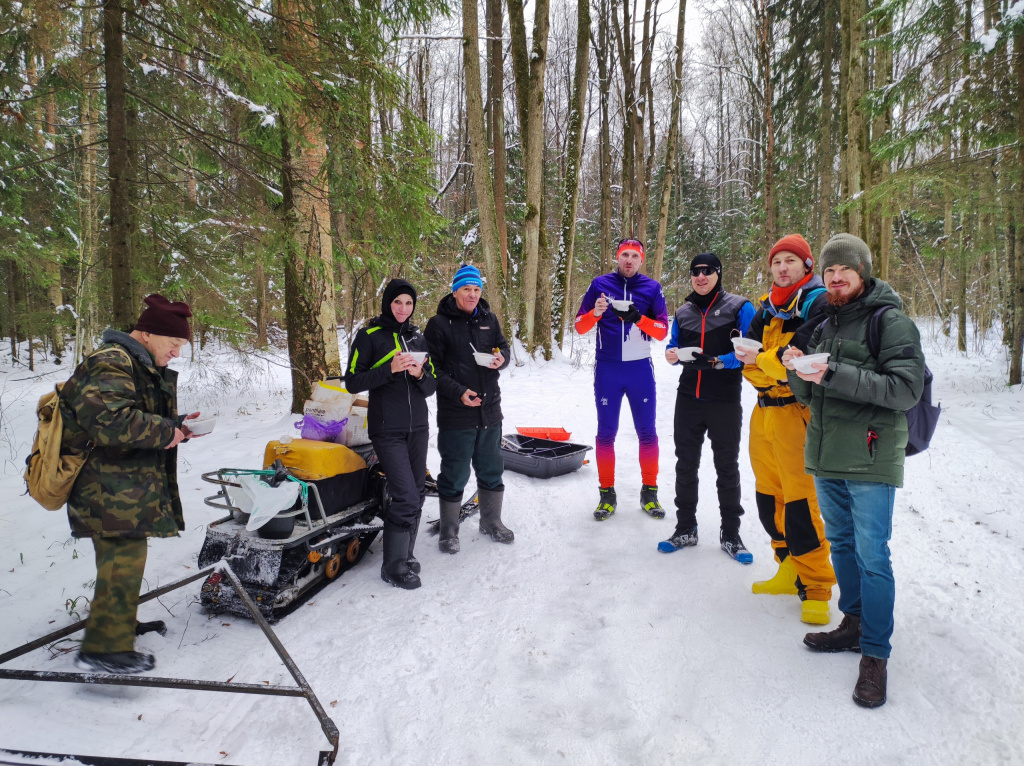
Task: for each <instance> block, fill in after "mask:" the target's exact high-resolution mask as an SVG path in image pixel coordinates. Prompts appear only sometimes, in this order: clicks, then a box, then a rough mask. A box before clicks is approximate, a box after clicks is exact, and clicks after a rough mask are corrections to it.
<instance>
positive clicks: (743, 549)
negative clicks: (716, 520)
mask: <svg viewBox="0 0 1024 766" xmlns="http://www.w3.org/2000/svg"><path fill="white" fill-rule="evenodd" d="M718 539H719V540H720V541H721V543H722V550H723V551H725V552H726V553H728V554H729V555H730V556H732V557H733V558H734V559H736V560H737V561H738V562H740V563H741V564H751V563H753V561H754V554H753V553H751V552H750V551H748V550H747V546H745V545H744V544H743V541H742V540H740V533H739V532H726V531H725V530H724V529H723V530H722V532H721V534H720V535H719V538H718Z"/></svg>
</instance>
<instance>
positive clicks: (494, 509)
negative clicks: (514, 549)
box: [477, 489, 516, 544]
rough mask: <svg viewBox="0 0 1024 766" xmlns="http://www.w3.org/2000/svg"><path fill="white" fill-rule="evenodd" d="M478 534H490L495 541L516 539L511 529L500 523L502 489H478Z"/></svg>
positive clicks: (504, 541) (503, 492)
mask: <svg viewBox="0 0 1024 766" xmlns="http://www.w3.org/2000/svg"><path fill="white" fill-rule="evenodd" d="M477 496H478V497H479V499H480V534H482V535H490V536H491V539H492V540H494V542H496V543H505V544H508V543H511V542H512V541H513V540H515V539H516V536H515V535H514V534H512V530H511V529H509V528H508V527H506V526H505V525H504V524H502V523H501V501H502V499H503V498H504V497H505V490H503V489H480V490H479V491H478V492H477Z"/></svg>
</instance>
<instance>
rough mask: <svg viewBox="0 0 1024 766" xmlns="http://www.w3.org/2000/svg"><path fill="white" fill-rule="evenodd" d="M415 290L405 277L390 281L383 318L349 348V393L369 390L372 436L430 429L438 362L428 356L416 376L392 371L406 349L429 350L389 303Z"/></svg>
mask: <svg viewBox="0 0 1024 766" xmlns="http://www.w3.org/2000/svg"><path fill="white" fill-rule="evenodd" d="M403 294H407V295H411V296H412V298H413V308H414V309H415V305H416V291H415V290H414V289H413V287H412V285H410V284H409V283H408V282H406V281H405V280H404V279H392V280H391V281H390V282H388V285H387V287H385V288H384V294H383V296H382V297H381V312H380V316H376V317H374V318H373V319H371V320H370V321H369V323H368V324H367V326H366V327H364V328H363V329H361V330H360V331H359V332H358V333H356V337H355V340H354V341H352V349H351V351H350V352H349V357H348V359H349V362H348V370H347V371H346V373H345V388H347V389H348V390H349V391H350V392H351V393H357V392H359V391H369V393H370V405H369V407H368V408H367V412H366V426H367V431H368V432H369V434H370V438H371V439H372V438H373V437H375V436H379V435H382V434H387V433H409V432H411V431H416V430H421V429H426V428H428V427H429V423H428V410H427V397H429V396H432V395H433V394H434V392H435V391H436V390H437V380H436V379H435V377H434V366H433V364H432V362H431V358H430V356H429V355H428V356H427V359H426V361H425V362H424V363H423V375H422V376H421V377H420V378H419V379H417V378H414V377H413V376H412V375H410V374H409V373H408V372H406V371H404V370H403V371H402V372H397V373H396V372H392V371H391V360H392V359H394V357H395V354H400V353H402V352H403V351H426V350H427V342H426V340H425V339H424V337H423V336H422V335H421V334H420V332H419V330H418V329H417V328H416V327H415V326H413V325H412V324H411V323H410V322H409V320H408V319H407V320H406V321H405V322H398V321H397V320H396V319H395V316H394V314H393V313H392V312H391V302H392V301H393V300H395V298H396V297H398V296H399V295H403Z"/></svg>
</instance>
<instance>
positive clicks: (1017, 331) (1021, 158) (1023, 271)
mask: <svg viewBox="0 0 1024 766" xmlns="http://www.w3.org/2000/svg"><path fill="white" fill-rule="evenodd" d="M1013 68H1014V73H1015V74H1016V78H1017V168H1016V174H1017V179H1016V184H1015V187H1014V188H1015V190H1016V195H1015V196H1016V205H1015V207H1016V226H1015V227H1014V229H1015V231H1014V256H1013V257H1014V262H1015V264H1016V275H1015V277H1016V278H1015V280H1014V283H1013V286H1012V289H1013V341H1012V344H1011V346H1010V379H1009V384H1010V385H1011V386H1016V385H1019V384H1020V383H1021V381H1022V378H1021V367H1022V365H1021V362H1022V357H1024V178H1021V174H1022V172H1024V171H1022V168H1024V24H1019V23H1018V24H1017V25H1016V26H1015V27H1014V31H1013Z"/></svg>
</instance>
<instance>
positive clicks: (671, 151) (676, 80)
mask: <svg viewBox="0 0 1024 766" xmlns="http://www.w3.org/2000/svg"><path fill="white" fill-rule="evenodd" d="M685 30H686V0H680V1H679V16H678V18H677V20H676V50H675V55H676V59H675V65H674V68H673V72H672V88H671V92H672V108H671V116H670V117H669V124H668V140H667V145H666V147H665V180H664V181H663V182H662V185H661V202H660V204H659V205H658V235H657V239H656V240H655V242H654V269H653V271H652V273H651V274H650V276H652V277H653V278H654V279H657V280H658V281H659V282H660V281H661V280H662V272H663V271H664V269H665V244H666V240H667V239H668V211H669V203H670V202H671V199H672V184H673V182H674V181H675V168H676V145H677V143H678V141H679V101H680V98H681V88H682V79H683V41H684V32H685Z"/></svg>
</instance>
